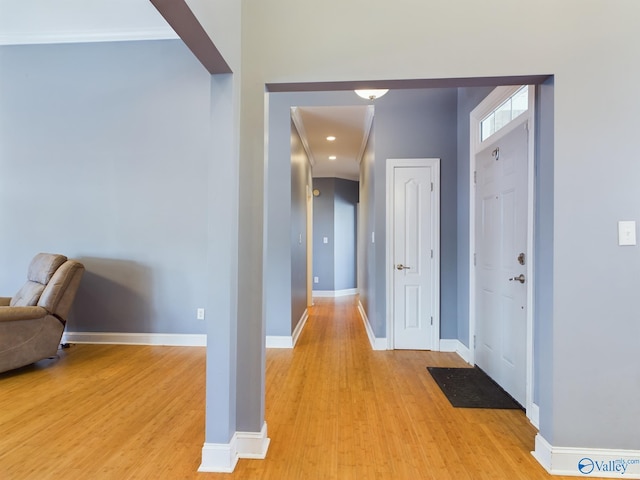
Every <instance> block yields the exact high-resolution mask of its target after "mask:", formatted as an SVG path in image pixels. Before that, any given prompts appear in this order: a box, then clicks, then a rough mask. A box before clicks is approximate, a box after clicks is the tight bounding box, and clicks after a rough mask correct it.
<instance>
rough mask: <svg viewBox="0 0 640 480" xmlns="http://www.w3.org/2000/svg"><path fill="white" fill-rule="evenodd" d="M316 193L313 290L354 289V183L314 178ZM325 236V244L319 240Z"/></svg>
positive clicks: (336, 179)
mask: <svg viewBox="0 0 640 480" xmlns="http://www.w3.org/2000/svg"><path fill="white" fill-rule="evenodd" d="M313 187H314V188H317V189H318V190H320V195H319V196H318V197H314V202H313V232H314V234H313V237H314V238H313V276H314V277H318V283H316V284H314V286H313V288H314V290H324V291H337V290H347V289H352V288H356V206H357V203H358V182H354V181H352V180H345V179H342V178H314V179H313ZM324 237H327V240H328V243H324V241H323V239H324Z"/></svg>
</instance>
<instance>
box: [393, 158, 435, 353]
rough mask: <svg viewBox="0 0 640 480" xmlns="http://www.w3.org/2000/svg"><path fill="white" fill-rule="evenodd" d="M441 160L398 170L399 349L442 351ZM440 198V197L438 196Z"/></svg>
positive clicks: (395, 303) (395, 259)
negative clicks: (440, 304) (440, 268)
mask: <svg viewBox="0 0 640 480" xmlns="http://www.w3.org/2000/svg"><path fill="white" fill-rule="evenodd" d="M438 166H439V160H438V159H425V165H423V166H395V167H394V168H393V191H392V192H389V193H390V194H391V195H392V198H393V221H392V224H393V225H392V229H393V237H392V244H393V246H392V258H393V274H392V277H393V278H392V282H393V307H392V308H393V348H396V349H410V350H434V349H435V350H437V349H439V348H438V347H439V344H438V336H439V329H438V325H439V302H438V297H439V293H438V292H439V288H438V282H439V268H438V262H437V253H438V251H437V243H438V239H439V231H438V230H439V222H438V221H437V220H438V218H439V217H438V214H437V213H438V212H437V209H438V202H437V201H436V198H439V195H438V188H436V187H437V185H438V180H439V173H438ZM436 195H438V196H436Z"/></svg>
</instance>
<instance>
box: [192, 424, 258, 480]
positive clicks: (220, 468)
mask: <svg viewBox="0 0 640 480" xmlns="http://www.w3.org/2000/svg"><path fill="white" fill-rule="evenodd" d="M270 442H271V440H270V439H269V437H267V423H266V422H265V423H264V424H263V425H262V430H260V431H259V432H236V433H234V434H233V437H231V441H230V442H229V443H205V444H204V446H203V447H202V463H201V464H200V467H199V468H198V471H199V472H218V473H231V472H233V470H234V469H235V468H236V464H237V463H238V460H239V459H240V458H253V459H263V458H265V457H266V456H267V450H268V449H269V443H270Z"/></svg>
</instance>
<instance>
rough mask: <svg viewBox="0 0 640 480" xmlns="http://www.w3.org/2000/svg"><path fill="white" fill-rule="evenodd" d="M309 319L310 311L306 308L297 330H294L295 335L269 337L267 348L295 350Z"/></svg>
mask: <svg viewBox="0 0 640 480" xmlns="http://www.w3.org/2000/svg"><path fill="white" fill-rule="evenodd" d="M308 319H309V311H308V310H307V309H306V308H305V310H304V312H303V314H302V316H301V317H300V320H298V324H297V325H296V328H295V329H294V330H293V335H291V336H288V335H267V338H266V344H265V346H266V347H267V348H293V347H295V346H296V343H297V342H298V338H299V337H300V334H301V333H302V329H303V328H304V326H305V325H306V324H307V320H308Z"/></svg>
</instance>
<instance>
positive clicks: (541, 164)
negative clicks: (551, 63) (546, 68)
mask: <svg viewBox="0 0 640 480" xmlns="http://www.w3.org/2000/svg"><path fill="white" fill-rule="evenodd" d="M553 97H554V79H553V78H551V79H549V80H548V81H546V82H545V83H544V84H542V85H540V86H539V87H537V88H536V128H537V131H536V165H535V224H534V248H535V249H534V255H535V258H534V262H535V263H534V272H535V284H534V300H533V301H534V303H533V309H534V310H533V311H534V333H533V342H534V344H533V347H534V349H533V352H534V357H533V358H534V369H533V375H534V382H533V385H534V391H533V394H534V402H535V403H536V404H537V405H540V404H543V405H548V404H549V402H551V401H552V399H553V388H554V387H553V378H552V376H551V375H550V372H552V371H553V355H554V353H553V348H552V345H553V342H552V341H551V340H550V339H552V338H553V282H554V279H553V218H554V213H553V197H554V186H553V167H554V150H553V147H554V113H553V110H554V98H553ZM549 420H550V419H549V418H547V417H543V418H541V422H543V425H542V427H543V428H545V430H546V429H547V428H549V427H550V425H549V424H548V422H549Z"/></svg>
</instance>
